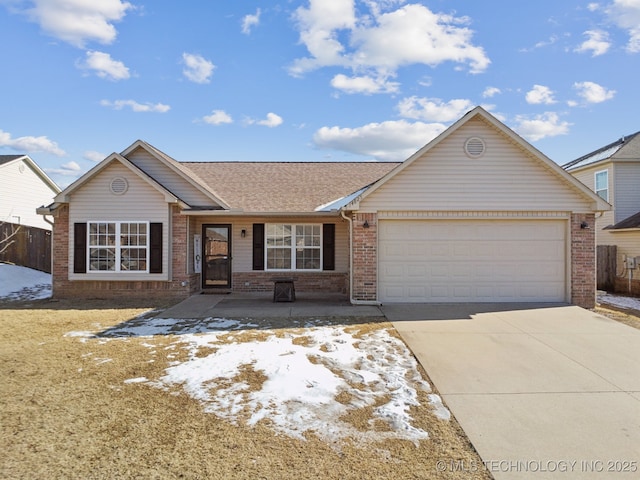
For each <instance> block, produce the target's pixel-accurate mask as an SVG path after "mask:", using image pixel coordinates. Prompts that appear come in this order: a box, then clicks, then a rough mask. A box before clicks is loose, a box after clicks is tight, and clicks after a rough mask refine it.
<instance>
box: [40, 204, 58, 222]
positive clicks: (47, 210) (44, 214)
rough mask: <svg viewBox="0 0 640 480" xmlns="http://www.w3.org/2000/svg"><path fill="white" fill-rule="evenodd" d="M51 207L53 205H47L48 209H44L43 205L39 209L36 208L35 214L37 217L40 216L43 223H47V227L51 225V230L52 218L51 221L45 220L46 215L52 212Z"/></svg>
mask: <svg viewBox="0 0 640 480" xmlns="http://www.w3.org/2000/svg"><path fill="white" fill-rule="evenodd" d="M53 205H54V204H51V205H49V206H48V207H45V206H44V205H43V206H41V207H39V208H36V213H37V214H38V215H42V219H43V220H44V221H45V222H47V223H48V224H49V225H51V228H53V216H52V219H51V220H49V219H48V218H47V215H52V214H53V210H54V207H53Z"/></svg>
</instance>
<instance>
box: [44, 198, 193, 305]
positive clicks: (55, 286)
mask: <svg viewBox="0 0 640 480" xmlns="http://www.w3.org/2000/svg"><path fill="white" fill-rule="evenodd" d="M172 217H173V218H172V228H173V233H172V236H173V239H174V242H173V246H171V247H169V255H171V258H172V260H171V269H172V272H171V273H172V280H171V281H168V282H167V281H126V280H124V281H120V280H118V281H97V280H69V268H70V267H69V251H70V248H71V244H70V243H69V242H70V233H69V232H70V225H69V207H68V206H67V205H63V206H61V207H59V208H58V209H57V210H56V212H55V221H54V226H53V271H52V296H53V297H54V298H107V299H109V298H121V297H126V298H141V299H142V298H145V299H146V298H154V299H161V298H171V299H182V298H187V297H188V296H189V295H191V294H192V293H194V292H196V291H198V290H199V289H200V276H199V275H196V274H190V273H188V268H187V266H188V265H187V232H188V230H187V222H188V221H189V219H188V217H186V216H184V215H180V210H179V208H177V207H174V209H173V211H172ZM183 284H184V285H183Z"/></svg>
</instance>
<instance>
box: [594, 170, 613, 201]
mask: <svg viewBox="0 0 640 480" xmlns="http://www.w3.org/2000/svg"><path fill="white" fill-rule="evenodd" d="M603 173H604V174H606V177H607V187H606V188H601V189H598V175H601V174H603ZM593 191H594V192H596V195H598V196H599V197H600V198H602V199H604V201H605V202H608V201H609V170H608V169H607V170H599V171H597V172H595V173H594V174H593ZM601 192H606V196H605V197H603V196H602V195H600V193H601Z"/></svg>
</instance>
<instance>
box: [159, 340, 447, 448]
mask: <svg viewBox="0 0 640 480" xmlns="http://www.w3.org/2000/svg"><path fill="white" fill-rule="evenodd" d="M179 342H181V343H183V344H186V346H185V347H183V348H186V349H188V350H189V359H188V360H187V361H184V362H180V363H177V364H176V365H174V366H171V367H169V368H167V369H166V370H165V375H164V376H163V377H161V378H160V379H159V380H158V381H156V382H152V381H150V382H149V383H150V384H151V385H154V386H156V387H159V388H163V389H168V387H170V386H176V385H179V386H182V388H183V389H184V391H185V392H187V393H188V394H189V395H190V396H192V397H193V398H194V399H196V400H198V401H200V402H202V403H203V405H204V409H205V411H207V412H210V413H213V414H215V415H217V416H218V417H220V418H224V419H227V420H229V421H231V422H233V423H238V422H245V423H246V424H247V425H250V426H251V425H255V424H256V423H258V422H260V421H261V420H269V422H270V424H271V425H272V426H273V428H275V429H276V430H277V431H278V432H280V433H284V434H286V435H288V436H291V437H294V438H299V439H304V438H305V437H304V434H305V433H306V432H313V433H315V434H316V435H317V436H319V437H320V438H322V439H324V440H325V441H328V442H335V441H338V440H341V439H345V438H352V439H354V440H356V441H363V442H365V441H379V440H383V439H387V438H396V439H405V440H410V441H413V442H415V443H416V444H417V442H419V441H420V440H423V439H426V438H428V433H427V432H426V431H424V430H422V429H420V428H418V427H415V426H413V425H412V421H413V419H412V417H411V414H410V409H411V407H412V406H418V405H419V399H418V391H419V390H421V391H424V392H430V391H431V388H430V386H429V384H428V383H427V382H425V381H424V380H423V379H422V377H421V375H420V373H419V372H418V369H417V362H416V361H415V359H414V357H413V356H412V355H411V353H410V352H409V350H408V349H407V347H406V346H405V344H404V343H403V342H402V341H401V340H399V339H398V338H396V337H393V336H392V335H390V334H389V332H388V331H387V330H377V331H374V332H372V333H369V334H367V335H364V336H363V337H360V338H357V337H355V336H353V335H352V334H351V333H349V332H347V331H346V330H345V328H343V327H318V328H313V329H309V330H305V331H302V332H301V333H299V334H289V335H286V336H284V337H282V336H276V335H275V334H271V335H269V336H268V337H267V338H266V339H261V340H255V341H251V342H229V341H227V342H226V343H223V344H220V343H217V336H216V335H215V334H206V335H197V336H196V335H187V336H183V337H181V338H180V340H179ZM202 347H208V350H207V351H206V352H205V353H207V355H204V356H203V355H199V354H198V353H199V352H200V350H201V348H202ZM209 350H211V352H209ZM241 375H242V376H241ZM247 377H248V378H253V385H249V383H247V382H249V380H246V379H247ZM240 378H242V379H243V380H240ZM337 398H341V400H340V401H338V400H337ZM428 398H429V400H430V401H431V403H433V405H434V411H435V412H437V413H436V414H437V415H438V416H439V417H440V418H445V417H446V414H445V413H444V411H445V410H446V409H445V408H444V406H443V405H442V402H441V400H440V397H438V396H433V397H428ZM374 405H379V406H378V407H376V408H374V409H373V413H372V415H373V418H372V420H371V421H370V423H374V422H379V421H382V422H384V423H385V424H386V425H387V427H386V428H385V429H380V428H373V426H372V428H371V429H367V430H366V431H363V430H362V429H357V428H356V427H355V426H353V425H351V424H349V423H348V422H347V421H346V420H345V419H344V416H345V415H346V414H348V413H349V412H350V411H353V410H357V409H361V408H364V407H372V406H374ZM447 412H448V411H447Z"/></svg>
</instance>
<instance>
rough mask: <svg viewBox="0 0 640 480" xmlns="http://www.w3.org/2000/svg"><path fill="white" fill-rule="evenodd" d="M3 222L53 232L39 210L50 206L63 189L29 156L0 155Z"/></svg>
mask: <svg viewBox="0 0 640 480" xmlns="http://www.w3.org/2000/svg"><path fill="white" fill-rule="evenodd" d="M0 185H2V187H1V188H0V222H7V223H14V224H18V225H26V226H30V227H38V228H43V229H45V230H51V224H50V223H48V222H46V221H45V220H44V218H43V217H42V216H41V215H38V214H37V213H36V209H37V208H38V207H41V206H43V205H49V204H50V203H51V202H52V201H53V199H54V197H55V196H56V195H57V194H59V193H60V188H59V187H58V186H57V185H56V184H55V183H54V182H53V180H51V179H50V178H49V177H48V176H47V174H46V173H44V172H43V171H42V170H41V169H40V167H38V165H36V162H34V161H33V160H32V159H31V158H29V156H28V155H0Z"/></svg>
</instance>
